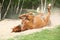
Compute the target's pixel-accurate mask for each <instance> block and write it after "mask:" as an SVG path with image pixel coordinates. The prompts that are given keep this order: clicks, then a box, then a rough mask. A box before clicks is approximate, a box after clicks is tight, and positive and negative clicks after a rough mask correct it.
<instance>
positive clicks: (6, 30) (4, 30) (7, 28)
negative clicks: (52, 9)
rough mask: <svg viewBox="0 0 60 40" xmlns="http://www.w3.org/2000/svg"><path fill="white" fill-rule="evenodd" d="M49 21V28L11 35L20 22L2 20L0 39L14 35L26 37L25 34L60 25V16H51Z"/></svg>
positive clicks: (0, 22)
mask: <svg viewBox="0 0 60 40" xmlns="http://www.w3.org/2000/svg"><path fill="white" fill-rule="evenodd" d="M50 19H51V25H50V26H46V27H44V28H39V29H32V30H27V31H24V32H19V33H11V31H12V28H13V27H14V26H17V25H19V24H20V22H21V21H20V20H13V19H5V20H2V21H0V38H1V39H3V40H5V39H6V38H9V37H14V36H16V35H27V34H31V33H34V32H38V31H41V30H42V29H50V28H54V27H55V25H60V16H59V15H56V14H55V15H51V18H50Z"/></svg>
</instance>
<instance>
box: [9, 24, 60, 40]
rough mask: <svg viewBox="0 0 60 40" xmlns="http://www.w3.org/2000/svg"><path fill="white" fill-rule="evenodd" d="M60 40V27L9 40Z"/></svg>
mask: <svg viewBox="0 0 60 40" xmlns="http://www.w3.org/2000/svg"><path fill="white" fill-rule="evenodd" d="M14 39H15V40H60V25H59V26H58V27H57V28H56V29H53V30H47V29H45V30H43V31H41V32H36V33H33V34H30V35H25V36H16V37H14V38H10V39H9V40H14Z"/></svg>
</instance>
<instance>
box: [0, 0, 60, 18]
mask: <svg viewBox="0 0 60 40" xmlns="http://www.w3.org/2000/svg"><path fill="white" fill-rule="evenodd" d="M46 1H47V4H48V3H51V4H52V8H54V7H58V8H60V0H46ZM0 3H1V5H2V7H1V17H2V18H3V17H5V16H6V15H8V16H10V17H12V16H18V15H19V14H21V13H22V12H21V10H22V8H23V9H25V11H26V9H37V7H39V6H40V5H41V0H0ZM9 3H10V5H9ZM5 13H6V14H5ZM4 15H5V16H4ZM8 16H6V17H8ZM15 18H16V17H15Z"/></svg>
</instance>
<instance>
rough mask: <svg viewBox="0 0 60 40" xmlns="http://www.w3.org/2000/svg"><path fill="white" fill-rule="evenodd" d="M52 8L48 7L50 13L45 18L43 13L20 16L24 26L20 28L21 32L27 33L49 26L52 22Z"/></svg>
mask: <svg viewBox="0 0 60 40" xmlns="http://www.w3.org/2000/svg"><path fill="white" fill-rule="evenodd" d="M50 8H51V6H48V13H47V15H45V16H44V14H42V13H40V14H38V15H36V16H34V15H33V13H32V12H29V13H27V14H22V15H20V16H19V18H20V19H22V25H23V26H22V27H21V28H20V31H25V30H28V29H34V28H42V27H44V26H46V25H48V24H49V21H50V14H51V13H50Z"/></svg>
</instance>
